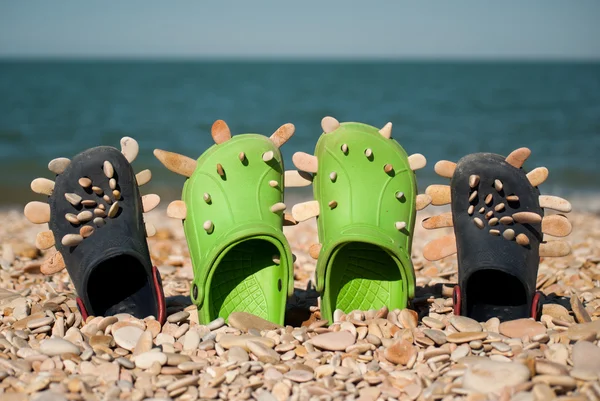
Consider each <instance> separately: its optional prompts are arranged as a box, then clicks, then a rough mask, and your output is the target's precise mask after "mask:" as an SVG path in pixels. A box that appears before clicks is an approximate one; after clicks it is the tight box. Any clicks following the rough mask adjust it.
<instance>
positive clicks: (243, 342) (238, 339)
mask: <svg viewBox="0 0 600 401" xmlns="http://www.w3.org/2000/svg"><path fill="white" fill-rule="evenodd" d="M248 341H256V342H260V343H261V344H263V345H264V346H266V347H269V348H273V347H274V346H275V342H274V341H273V340H271V339H270V338H265V337H258V336H253V335H250V334H242V335H241V336H236V335H233V334H225V335H223V336H222V337H221V338H220V339H219V344H220V345H221V346H222V347H223V348H225V349H229V348H231V347H242V348H243V349H245V350H246V351H250V349H249V348H248V345H247V343H248Z"/></svg>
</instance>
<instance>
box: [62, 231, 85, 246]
mask: <svg viewBox="0 0 600 401" xmlns="http://www.w3.org/2000/svg"><path fill="white" fill-rule="evenodd" d="M81 241H83V237H82V236H81V235H79V234H67V235H65V236H64V237H62V240H61V241H60V242H61V244H63V245H64V246H77V245H79V244H80V243H81Z"/></svg>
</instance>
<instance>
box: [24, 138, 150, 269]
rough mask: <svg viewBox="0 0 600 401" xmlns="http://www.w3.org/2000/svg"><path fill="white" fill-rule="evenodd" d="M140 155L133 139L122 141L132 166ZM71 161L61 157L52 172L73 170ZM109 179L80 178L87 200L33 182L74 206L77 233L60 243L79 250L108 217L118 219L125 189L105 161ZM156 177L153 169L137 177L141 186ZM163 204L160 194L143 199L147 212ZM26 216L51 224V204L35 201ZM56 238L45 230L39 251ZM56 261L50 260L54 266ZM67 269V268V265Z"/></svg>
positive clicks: (39, 190) (45, 192) (49, 183)
mask: <svg viewBox="0 0 600 401" xmlns="http://www.w3.org/2000/svg"><path fill="white" fill-rule="evenodd" d="M138 152H139V145H138V143H137V141H136V140H135V139H133V138H129V137H124V138H122V139H121V153H122V154H123V156H125V159H127V161H128V162H129V163H132V162H133V161H134V160H135V158H136V157H137V155H138ZM70 163H71V161H70V160H69V159H67V158H64V157H60V158H57V159H54V160H52V161H50V163H49V164H48V169H49V170H50V171H51V172H52V173H54V174H56V175H57V176H58V175H60V174H63V173H64V171H65V170H66V169H67V168H68V167H69V165H70ZM99 167H100V168H101V169H102V171H103V173H104V176H105V177H106V179H105V180H102V181H101V182H94V181H93V180H92V179H91V178H90V177H87V176H83V177H80V178H78V180H77V183H76V184H75V185H78V186H80V187H81V188H83V189H85V190H86V191H85V192H86V194H87V197H82V196H81V195H78V194H76V193H72V192H67V193H64V194H54V192H53V191H54V181H52V180H49V179H46V178H36V179H35V180H33V181H32V182H31V189H32V190H33V191H34V192H35V193H38V194H42V195H47V196H48V197H50V196H53V195H55V196H62V197H63V198H64V201H65V202H67V203H68V204H70V206H71V210H72V211H71V212H70V213H66V214H65V215H64V219H66V220H67V221H68V222H69V223H70V224H71V226H72V227H73V229H74V232H72V233H67V234H64V236H63V237H62V238H60V239H59V240H60V242H61V244H62V245H64V246H69V247H76V246H77V245H79V244H80V243H81V242H82V241H84V240H85V239H86V238H90V237H92V238H93V234H94V233H95V232H96V230H98V229H101V228H102V227H104V226H105V225H106V218H108V219H113V218H118V215H119V213H120V212H121V207H122V202H119V201H120V200H121V199H122V195H121V190H120V187H119V181H118V175H117V174H116V172H115V168H114V166H113V165H112V163H111V162H110V161H108V160H105V161H104V162H103V163H102V165H101V166H99ZM151 177H152V174H151V172H150V170H143V171H141V172H140V173H138V174H137V175H136V181H137V185H138V186H141V185H144V184H146V183H148V182H149V181H150V179H151ZM159 202H160V198H159V197H158V195H154V194H151V195H145V196H143V197H142V205H143V211H144V212H149V211H151V210H152V209H154V208H155V207H156V206H157V205H158V204H159ZM24 214H25V217H27V219H28V220H29V221H31V222H32V223H36V224H44V223H48V222H49V221H50V207H49V205H48V204H47V203H44V202H38V201H33V202H30V203H28V204H27V205H26V206H25V209H24ZM146 231H147V232H149V233H151V232H154V231H155V230H154V229H153V228H150V227H147V229H146ZM55 241H56V238H54V234H53V233H52V232H51V231H44V232H41V233H39V234H38V238H37V241H36V244H37V246H38V248H39V249H41V250H45V249H49V248H51V247H53V246H54V244H55ZM51 259H52V258H49V259H48V260H47V263H48V264H50V263H52V262H51ZM63 267H64V266H63ZM55 270H56V268H55V266H53V267H52V268H51V269H49V268H43V269H42V271H43V272H47V271H52V272H54V271H55Z"/></svg>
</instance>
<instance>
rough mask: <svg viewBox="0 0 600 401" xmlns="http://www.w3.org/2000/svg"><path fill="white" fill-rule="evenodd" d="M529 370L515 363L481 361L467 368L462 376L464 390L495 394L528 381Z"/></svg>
mask: <svg viewBox="0 0 600 401" xmlns="http://www.w3.org/2000/svg"><path fill="white" fill-rule="evenodd" d="M529 377H530V372H529V369H528V368H527V367H526V366H525V365H522V364H520V363H517V362H496V361H491V360H485V359H484V360H481V361H479V362H476V363H474V364H473V365H472V366H469V367H468V368H467V370H466V371H465V374H464V376H463V382H462V385H463V387H464V388H466V389H468V390H472V391H477V392H479V393H483V394H488V393H497V392H499V391H500V390H502V389H503V388H504V387H513V386H517V385H519V384H522V383H525V382H526V381H528V380H529Z"/></svg>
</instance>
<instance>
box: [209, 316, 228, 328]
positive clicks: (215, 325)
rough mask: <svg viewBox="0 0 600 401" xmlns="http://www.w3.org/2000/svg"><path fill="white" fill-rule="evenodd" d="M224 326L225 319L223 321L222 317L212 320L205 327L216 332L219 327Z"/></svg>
mask: <svg viewBox="0 0 600 401" xmlns="http://www.w3.org/2000/svg"><path fill="white" fill-rule="evenodd" d="M224 324H225V319H223V318H222V317H219V318H216V319H215V320H213V321H212V322H210V323H209V324H207V325H206V327H207V328H208V329H209V330H210V331H213V330H217V329H220V328H221V327H223V325H224Z"/></svg>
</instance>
